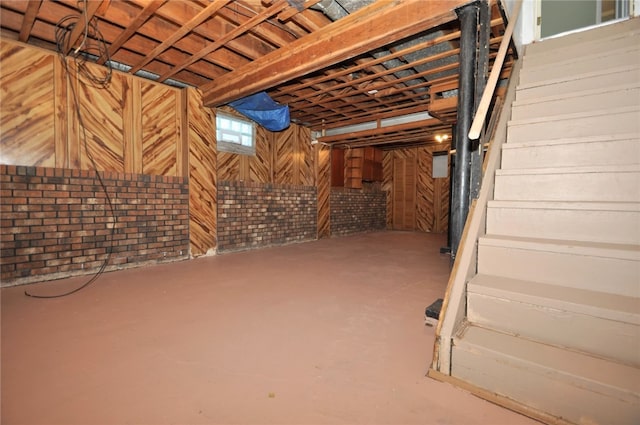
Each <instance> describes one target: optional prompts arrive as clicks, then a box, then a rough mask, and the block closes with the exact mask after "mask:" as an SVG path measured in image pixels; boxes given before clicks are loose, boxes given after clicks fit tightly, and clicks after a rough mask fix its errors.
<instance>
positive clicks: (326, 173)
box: [315, 145, 331, 239]
mask: <svg viewBox="0 0 640 425" xmlns="http://www.w3.org/2000/svg"><path fill="white" fill-rule="evenodd" d="M315 150H316V186H317V194H318V195H317V196H318V239H321V238H328V237H330V236H331V204H330V196H331V148H330V147H328V146H323V145H316V148H315Z"/></svg>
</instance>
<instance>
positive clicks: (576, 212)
mask: <svg viewBox="0 0 640 425" xmlns="http://www.w3.org/2000/svg"><path fill="white" fill-rule="evenodd" d="M487 234H491V235H505V236H517V237H527V238H544V239H558V240H573V241H585V242H589V241H591V242H602V243H616V244H636V245H640V202H562V201H551V202H550V201H501V200H493V201H489V204H488V207H487Z"/></svg>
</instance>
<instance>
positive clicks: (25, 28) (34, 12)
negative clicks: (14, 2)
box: [18, 0, 42, 43]
mask: <svg viewBox="0 0 640 425" xmlns="http://www.w3.org/2000/svg"><path fill="white" fill-rule="evenodd" d="M41 5H42V0H38V1H30V2H28V3H27V10H26V11H25V13H24V19H23V20H22V27H21V28H20V35H19V36H18V40H19V41H22V42H23V43H26V42H27V40H28V39H29V34H31V28H33V23H34V22H35V21H36V16H38V11H39V10H40V6H41Z"/></svg>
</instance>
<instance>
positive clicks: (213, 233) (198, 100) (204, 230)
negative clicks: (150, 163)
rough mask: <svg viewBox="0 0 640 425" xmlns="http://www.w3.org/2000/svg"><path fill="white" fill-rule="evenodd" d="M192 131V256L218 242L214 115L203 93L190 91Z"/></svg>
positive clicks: (190, 189) (189, 125) (190, 212)
mask: <svg viewBox="0 0 640 425" xmlns="http://www.w3.org/2000/svg"><path fill="white" fill-rule="evenodd" d="M186 93H187V97H188V98H187V116H188V132H189V239H190V251H191V255H193V256H200V255H204V254H207V253H209V252H211V251H212V250H214V249H215V248H216V245H217V240H216V239H217V205H216V202H217V200H216V199H217V185H216V183H217V175H216V167H217V164H216V156H217V152H216V142H215V138H214V137H213V136H214V135H215V117H214V116H213V111H212V110H211V109H209V108H205V107H204V106H203V104H202V93H200V91H199V90H196V89H189V90H188V91H187V92H186Z"/></svg>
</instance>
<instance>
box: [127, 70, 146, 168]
mask: <svg viewBox="0 0 640 425" xmlns="http://www.w3.org/2000/svg"><path fill="white" fill-rule="evenodd" d="M123 95H124V109H123V114H124V116H123V123H124V171H125V172H126V173H136V174H141V173H142V110H141V107H140V102H141V99H142V95H141V85H140V80H139V79H137V78H130V79H127V80H125V87H124V89H123Z"/></svg>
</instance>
